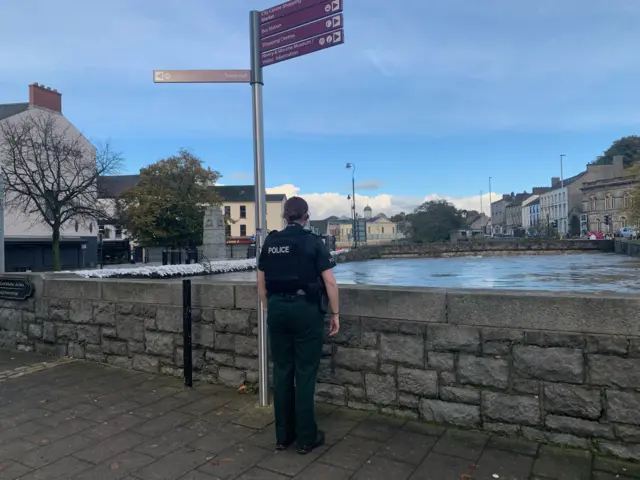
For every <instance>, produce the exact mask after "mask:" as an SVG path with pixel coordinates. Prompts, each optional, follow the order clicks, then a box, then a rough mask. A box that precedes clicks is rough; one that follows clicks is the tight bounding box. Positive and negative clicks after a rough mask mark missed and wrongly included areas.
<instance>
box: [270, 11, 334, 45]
mask: <svg viewBox="0 0 640 480" xmlns="http://www.w3.org/2000/svg"><path fill="white" fill-rule="evenodd" d="M343 23H344V19H343V18H342V14H339V15H332V16H331V17H327V18H321V19H320V20H316V21H315V22H311V23H308V24H306V25H302V26H301V27H297V28H294V29H292V30H287V31H286V32H283V33H277V34H275V35H272V36H270V37H265V38H263V39H262V40H261V41H260V49H261V51H263V52H266V51H268V50H273V49H274V48H280V47H285V46H287V45H289V44H291V43H296V42H300V41H302V40H306V39H307V38H311V37H316V36H318V35H323V34H326V33H329V32H333V31H334V30H338V29H340V28H342V27H343Z"/></svg>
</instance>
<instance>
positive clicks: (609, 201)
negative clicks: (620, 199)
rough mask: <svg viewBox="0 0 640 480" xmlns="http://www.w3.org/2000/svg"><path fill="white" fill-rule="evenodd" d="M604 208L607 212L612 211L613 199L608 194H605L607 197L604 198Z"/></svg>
mask: <svg viewBox="0 0 640 480" xmlns="http://www.w3.org/2000/svg"><path fill="white" fill-rule="evenodd" d="M604 208H605V209H607V210H611V209H613V197H612V196H611V194H610V193H607V195H606V196H605V197H604Z"/></svg>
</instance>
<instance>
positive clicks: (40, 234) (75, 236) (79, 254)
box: [0, 83, 98, 272]
mask: <svg viewBox="0 0 640 480" xmlns="http://www.w3.org/2000/svg"><path fill="white" fill-rule="evenodd" d="M48 116H53V118H54V120H55V129H56V131H57V132H59V133H60V134H62V133H63V132H64V135H66V136H68V137H69V139H70V143H71V142H75V141H77V142H78V143H79V145H81V148H82V150H83V151H86V152H87V154H86V158H87V161H88V162H93V164H94V165H95V156H96V149H95V147H94V146H93V145H92V144H91V143H90V142H89V141H88V140H87V139H86V138H85V137H84V136H83V135H82V133H80V131H79V130H78V129H77V128H76V127H74V126H73V124H72V123H71V122H69V120H68V119H67V118H66V117H65V116H64V115H63V114H62V95H61V94H60V93H59V92H58V91H56V90H52V89H50V88H47V87H45V86H43V85H39V84H37V83H34V84H32V85H29V102H24V103H10V104H0V122H9V123H12V124H15V125H18V124H19V123H21V122H23V121H24V120H25V119H27V118H29V117H31V118H37V119H42V120H44V119H45V118H46V117H48ZM0 141H2V139H0ZM0 161H6V159H0ZM6 200H10V199H8V198H6ZM4 228H5V231H4V234H5V264H6V265H5V269H6V271H8V272H11V271H13V272H20V271H41V270H49V269H51V267H52V266H53V250H52V240H51V235H52V232H51V228H50V227H49V226H48V225H47V224H46V223H44V222H43V221H41V220H39V219H38V217H37V215H36V214H25V213H22V212H18V211H16V210H11V209H10V208H8V207H6V208H5V210H4ZM97 233H98V229H97V224H95V223H93V222H88V223H87V224H83V223H78V222H69V223H67V224H66V225H65V226H64V227H63V228H62V231H61V239H60V261H61V264H62V268H63V269H70V268H83V267H88V266H93V265H95V263H96V251H97V249H96V245H97Z"/></svg>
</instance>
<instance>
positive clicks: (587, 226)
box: [581, 174, 640, 234]
mask: <svg viewBox="0 0 640 480" xmlns="http://www.w3.org/2000/svg"><path fill="white" fill-rule="evenodd" d="M639 183H640V179H639V178H638V176H637V175H632V174H628V175H624V176H621V177H616V178H611V179H605V180H596V181H593V182H584V183H583V184H582V212H583V215H582V216H581V229H582V232H581V233H582V234H586V233H587V232H601V233H617V232H619V231H620V229H621V228H623V227H627V226H635V225H630V224H629V220H628V219H629V213H628V212H629V209H630V208H631V207H632V205H633V196H632V191H633V189H634V188H635V187H636V186H638V184H639ZM605 217H609V219H610V220H609V224H608V225H607V224H606V223H605Z"/></svg>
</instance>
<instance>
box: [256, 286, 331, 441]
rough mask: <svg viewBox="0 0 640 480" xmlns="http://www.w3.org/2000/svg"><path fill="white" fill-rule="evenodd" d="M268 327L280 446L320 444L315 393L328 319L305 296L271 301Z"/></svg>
mask: <svg viewBox="0 0 640 480" xmlns="http://www.w3.org/2000/svg"><path fill="white" fill-rule="evenodd" d="M267 325H268V327H269V340H270V344H271V358H272V359H273V406H274V412H275V420H276V442H277V443H289V442H292V441H293V440H297V442H298V445H311V444H312V443H314V442H315V441H316V437H317V435H318V425H317V423H316V415H315V405H314V402H315V390H316V378H317V376H318V367H319V366H320V357H321V356H322V344H323V341H324V339H323V336H324V315H323V314H322V313H320V310H319V309H318V305H316V304H314V303H310V302H308V301H307V300H306V299H305V297H304V296H280V295H272V296H270V297H269V302H268V310H267Z"/></svg>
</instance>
